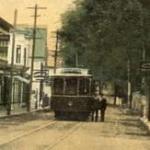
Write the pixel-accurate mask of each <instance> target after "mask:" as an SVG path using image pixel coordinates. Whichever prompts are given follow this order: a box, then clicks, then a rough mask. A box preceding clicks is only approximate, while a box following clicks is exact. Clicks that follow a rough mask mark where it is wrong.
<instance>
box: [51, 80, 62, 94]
mask: <svg viewBox="0 0 150 150" xmlns="http://www.w3.org/2000/svg"><path fill="white" fill-rule="evenodd" d="M53 88H54V90H53V94H56V95H62V94H63V79H62V78H60V79H59V78H55V79H54V85H53Z"/></svg>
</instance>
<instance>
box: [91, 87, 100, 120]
mask: <svg viewBox="0 0 150 150" xmlns="http://www.w3.org/2000/svg"><path fill="white" fill-rule="evenodd" d="M100 100H101V99H100V95H99V90H97V91H95V93H94V96H93V104H92V121H95V122H97V121H98V110H99V107H100Z"/></svg>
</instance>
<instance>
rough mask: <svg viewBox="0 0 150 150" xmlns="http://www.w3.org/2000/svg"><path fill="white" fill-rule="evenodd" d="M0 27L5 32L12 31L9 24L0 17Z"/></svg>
mask: <svg viewBox="0 0 150 150" xmlns="http://www.w3.org/2000/svg"><path fill="white" fill-rule="evenodd" d="M0 26H1V27H2V28H3V29H4V30H6V31H8V32H9V31H10V29H13V28H14V27H13V25H12V24H10V23H9V22H7V21H6V20H5V19H3V18H2V17H0Z"/></svg>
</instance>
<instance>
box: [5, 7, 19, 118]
mask: <svg viewBox="0 0 150 150" xmlns="http://www.w3.org/2000/svg"><path fill="white" fill-rule="evenodd" d="M17 13H18V12H17V9H15V11H14V22H13V27H14V28H13V34H12V52H11V72H10V82H11V83H10V96H9V99H8V100H7V101H8V104H7V115H10V114H11V102H12V101H13V74H14V73H13V71H14V52H15V34H16V24H17Z"/></svg>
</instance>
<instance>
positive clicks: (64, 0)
mask: <svg viewBox="0 0 150 150" xmlns="http://www.w3.org/2000/svg"><path fill="white" fill-rule="evenodd" d="M73 1H74V0H0V16H1V17H3V18H4V19H5V20H6V21H8V22H9V23H11V24H13V19H14V10H15V9H17V10H18V15H17V16H18V17H17V24H29V25H33V17H32V16H33V14H34V10H32V9H28V8H27V7H34V6H35V4H37V5H38V6H39V7H47V9H43V10H40V9H39V10H38V15H40V17H38V19H37V25H44V26H46V27H47V29H48V48H49V49H54V45H55V44H54V43H55V42H54V37H55V35H54V33H53V32H54V31H56V30H57V29H59V28H60V26H61V14H63V13H64V12H65V11H67V10H68V9H72V7H73Z"/></svg>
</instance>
